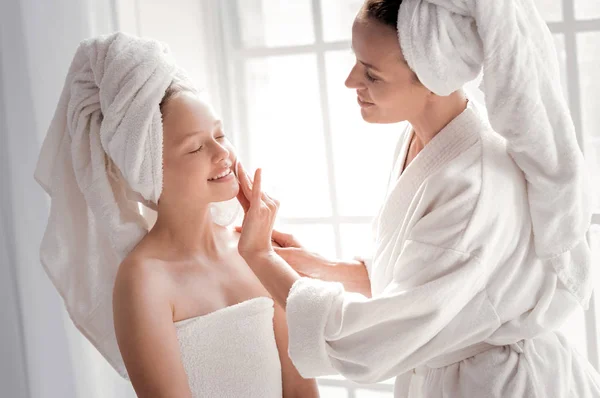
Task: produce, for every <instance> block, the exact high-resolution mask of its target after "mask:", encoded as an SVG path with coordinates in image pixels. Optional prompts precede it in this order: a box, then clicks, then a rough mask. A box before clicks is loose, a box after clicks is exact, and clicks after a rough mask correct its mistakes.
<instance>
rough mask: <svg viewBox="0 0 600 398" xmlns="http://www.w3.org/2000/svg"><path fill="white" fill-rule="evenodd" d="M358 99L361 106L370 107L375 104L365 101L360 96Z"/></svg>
mask: <svg viewBox="0 0 600 398" xmlns="http://www.w3.org/2000/svg"><path fill="white" fill-rule="evenodd" d="M356 99H357V101H358V105H360V107H361V108H370V107H372V106H374V105H375V104H374V103H372V102H367V101H363V100H362V99H361V98H360V97H359V96H357V97H356Z"/></svg>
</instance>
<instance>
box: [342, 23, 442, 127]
mask: <svg viewBox="0 0 600 398" xmlns="http://www.w3.org/2000/svg"><path fill="white" fill-rule="evenodd" d="M361 14H362V13H359V15H358V16H357V17H356V19H355V20H354V25H353V26H352V48H353V50H354V53H355V55H356V64H355V65H354V67H353V68H352V70H351V71H350V74H349V75H348V78H347V79H346V86H347V87H348V88H352V89H355V90H356V95H357V100H358V103H359V105H360V108H361V109H360V110H361V114H362V117H363V119H364V120H365V121H367V122H369V123H396V122H402V121H405V120H409V119H411V118H414V116H415V115H417V114H419V113H421V112H422V111H423V109H424V108H425V105H426V103H427V100H428V98H429V94H430V92H429V90H427V89H426V88H425V87H424V86H423V85H422V84H421V83H419V81H418V79H417V77H416V75H415V74H414V73H413V71H412V70H411V69H410V68H409V67H408V64H407V63H406V60H405V59H404V56H403V55H402V51H401V49H400V44H399V42H398V34H397V31H396V30H395V29H394V28H392V27H390V26H387V25H385V24H382V23H380V22H378V21H376V20H373V19H371V18H369V17H366V16H363V15H361Z"/></svg>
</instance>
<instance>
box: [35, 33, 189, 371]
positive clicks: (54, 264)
mask: <svg viewBox="0 0 600 398" xmlns="http://www.w3.org/2000/svg"><path fill="white" fill-rule="evenodd" d="M177 75H179V77H180V78H181V77H183V76H184V75H183V74H182V72H181V71H180V70H178V69H177V68H176V66H175V63H174V61H173V59H172V58H171V56H170V55H169V50H168V48H167V47H166V46H165V45H163V44H161V43H160V42H157V41H155V40H149V39H142V38H137V37H132V36H129V35H126V34H123V33H116V34H112V35H109V36H101V37H97V38H93V39H89V40H86V41H83V42H82V43H81V44H80V46H79V48H78V49H77V52H76V54H75V56H74V58H73V61H72V63H71V66H70V68H69V72H68V74H67V77H66V81H65V85H64V88H63V91H62V94H61V97H60V101H59V104H58V107H57V109H56V112H55V115H54V118H53V120H52V123H51V125H50V128H49V130H48V133H47V136H46V138H45V141H44V144H43V147H42V150H41V153H40V157H39V160H38V164H37V168H36V171H35V178H36V180H37V181H38V182H39V183H40V184H41V185H42V187H43V188H44V189H45V190H46V192H48V194H49V195H50V197H51V208H50V217H49V221H48V226H47V228H46V232H45V234H44V238H43V241H42V246H41V250H40V255H41V261H42V264H43V266H44V268H45V270H46V272H47V274H48V276H49V277H50V279H51V280H52V282H53V284H54V286H55V287H56V289H57V290H58V291H59V293H60V295H61V296H62V298H63V299H64V302H65V306H66V308H67V311H68V313H69V315H70V317H71V319H72V320H73V322H74V324H75V325H76V326H77V328H78V329H79V330H80V331H81V332H82V333H83V334H84V335H85V336H86V337H87V338H88V339H89V340H90V342H91V343H92V344H93V345H94V346H95V347H96V348H97V349H98V350H99V351H100V353H101V354H102V355H103V356H104V357H105V358H106V359H107V360H108V362H109V363H110V364H111V365H112V366H113V367H114V368H115V369H116V370H117V371H118V372H119V373H120V374H121V375H122V376H123V377H127V373H126V370H125V366H124V364H123V360H122V358H121V355H120V352H119V348H118V345H117V341H116V337H115V331H114V325H113V312H112V290H113V285H114V281H115V277H116V273H117V269H118V266H119V264H120V263H121V262H122V260H123V259H124V258H125V256H127V254H128V253H129V252H130V251H131V250H132V249H133V248H134V247H135V245H136V244H137V243H139V241H140V240H141V238H142V237H143V236H144V235H145V234H146V233H147V231H148V225H147V224H146V222H145V220H144V218H143V217H142V216H141V215H140V213H139V209H138V206H137V200H139V201H141V202H144V203H146V204H150V205H151V204H156V203H157V201H158V199H159V196H160V194H161V191H162V178H163V175H162V142H163V127H162V117H161V112H160V109H159V104H160V102H161V100H162V98H163V96H164V94H165V91H166V89H167V88H168V87H169V85H170V84H171V82H172V81H173V79H174V77H175V76H177Z"/></svg>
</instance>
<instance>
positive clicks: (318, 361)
mask: <svg viewBox="0 0 600 398" xmlns="http://www.w3.org/2000/svg"><path fill="white" fill-rule="evenodd" d="M343 294H344V287H343V285H342V284H341V283H338V282H324V281H320V280H317V279H311V278H300V279H299V280H297V281H296V282H295V283H294V285H293V286H292V288H291V290H290V293H289V296H288V299H287V304H286V317H287V324H288V334H289V346H288V354H289V356H290V358H291V360H292V362H293V363H294V366H295V367H296V369H298V372H299V373H300V375H302V377H304V378H314V377H319V376H326V375H334V374H337V373H338V372H337V371H336V370H335V368H334V367H333V366H332V364H331V361H330V360H329V355H328V353H327V342H326V338H325V327H326V324H327V319H328V318H329V317H330V311H331V310H332V308H335V305H334V303H335V302H336V301H338V300H343Z"/></svg>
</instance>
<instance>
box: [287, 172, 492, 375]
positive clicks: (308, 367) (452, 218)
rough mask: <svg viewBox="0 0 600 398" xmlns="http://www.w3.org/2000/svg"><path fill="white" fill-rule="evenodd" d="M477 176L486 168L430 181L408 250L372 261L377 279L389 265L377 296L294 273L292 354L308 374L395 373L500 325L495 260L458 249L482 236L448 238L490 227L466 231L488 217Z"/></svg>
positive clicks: (482, 337) (290, 305)
mask: <svg viewBox="0 0 600 398" xmlns="http://www.w3.org/2000/svg"><path fill="white" fill-rule="evenodd" d="M445 178H451V177H443V179H445ZM446 181H447V180H446ZM477 184H478V181H477V176H476V177H475V181H474V180H473V178H472V176H466V177H464V178H462V180H458V181H457V180H456V178H455V179H454V181H453V183H452V184H448V183H446V184H441V183H440V180H439V179H438V180H436V181H432V182H431V183H430V184H428V185H429V187H425V188H424V189H423V192H424V194H423V197H422V198H421V202H422V203H423V204H422V207H423V208H428V209H429V210H428V213H427V215H425V216H422V217H420V219H419V221H417V222H416V223H415V224H414V226H413V228H412V229H411V233H410V236H409V240H406V241H405V242H404V243H403V245H402V247H401V250H400V251H399V253H400V254H399V255H397V256H396V257H392V258H391V259H390V261H389V263H387V264H377V263H375V264H373V265H372V267H373V269H372V270H371V273H370V274H371V275H370V276H371V280H372V281H373V278H374V277H382V276H381V275H386V280H389V283H386V284H385V286H386V288H385V289H383V291H382V292H380V293H379V294H377V295H376V296H375V297H373V298H366V297H364V296H363V295H360V294H357V293H351V292H346V291H344V288H343V286H342V284H339V283H331V282H324V281H320V280H315V279H310V278H302V279H299V280H298V281H296V282H295V283H294V285H293V286H292V288H291V290H290V294H289V296H288V300H287V322H288V328H289V354H290V357H291V359H292V361H293V362H294V365H295V366H296V368H297V369H298V371H299V372H300V374H301V375H302V376H303V377H305V378H311V377H318V376H324V375H330V374H341V375H343V376H344V377H346V378H348V379H350V380H353V381H355V382H359V383H373V382H378V381H382V380H386V379H388V378H390V377H394V376H397V375H400V374H402V373H405V372H406V371H409V370H411V369H414V368H415V367H417V366H419V365H422V364H426V363H427V362H429V361H431V360H433V359H435V358H436V357H438V356H440V355H442V354H444V353H450V352H452V351H455V350H459V349H461V348H465V347H467V346H470V345H472V344H474V343H477V342H480V341H483V340H485V338H486V337H487V336H489V335H490V334H491V333H493V331H494V330H496V329H497V328H498V327H499V319H498V316H497V314H496V312H495V310H494V308H493V306H492V304H491V303H490V300H489V299H488V298H487V293H486V290H485V284H486V280H487V279H488V278H489V275H490V269H489V268H490V267H486V266H484V264H482V260H481V259H480V258H479V257H478V256H477V255H476V254H475V252H477V253H478V251H477V250H474V251H472V252H470V253H469V252H465V251H461V250H457V249H456V248H457V247H473V245H454V246H446V245H442V243H444V242H446V243H448V242H452V241H455V242H456V241H457V239H461V237H462V236H465V235H469V236H477V235H482V234H487V233H489V231H486V229H487V228H486V226H482V227H481V228H478V229H479V230H480V231H479V233H478V234H475V235H474V234H472V233H470V232H469V233H468V234H465V230H466V229H467V226H468V227H469V231H470V230H471V227H472V225H473V224H476V223H477V222H478V220H473V212H474V210H473V209H474V208H476V204H477V197H478V186H477ZM432 188H433V189H432ZM430 191H434V192H433V193H432V194H430ZM428 195H429V197H427V196H428ZM432 206H433V210H432ZM478 213H479V212H478ZM484 218H485V219H489V218H493V215H485V217H484ZM457 237H458V238H457ZM392 240H393V239H392ZM433 243H436V244H433ZM376 261H380V260H378V259H376ZM374 272H377V274H378V275H377V276H375V275H373V273H374ZM390 274H391V277H390V276H389V275H390Z"/></svg>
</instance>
